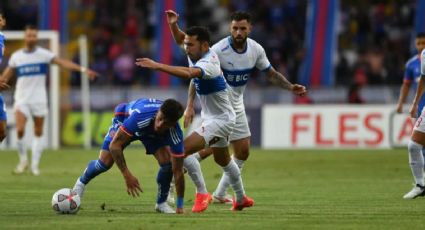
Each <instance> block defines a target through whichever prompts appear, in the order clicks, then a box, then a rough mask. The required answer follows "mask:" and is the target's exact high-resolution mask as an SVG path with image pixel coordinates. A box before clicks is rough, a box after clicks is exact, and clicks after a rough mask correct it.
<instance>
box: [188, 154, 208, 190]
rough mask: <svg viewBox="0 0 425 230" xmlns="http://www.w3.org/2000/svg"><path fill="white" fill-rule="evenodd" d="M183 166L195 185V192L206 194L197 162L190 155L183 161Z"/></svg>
mask: <svg viewBox="0 0 425 230" xmlns="http://www.w3.org/2000/svg"><path fill="white" fill-rule="evenodd" d="M183 166H184V167H185V168H186V170H187V174H189V176H190V178H191V179H192V181H193V183H194V184H195V187H196V192H198V193H204V194H205V193H207V192H208V190H207V187H206V185H205V181H204V176H203V175H202V171H201V165H200V164H199V161H198V160H197V159H196V158H195V157H194V156H193V155H190V156H188V157H186V158H185V159H184V162H183Z"/></svg>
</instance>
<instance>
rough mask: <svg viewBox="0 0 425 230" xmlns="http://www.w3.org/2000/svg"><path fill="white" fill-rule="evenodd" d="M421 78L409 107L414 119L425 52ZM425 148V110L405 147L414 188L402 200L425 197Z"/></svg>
mask: <svg viewBox="0 0 425 230" xmlns="http://www.w3.org/2000/svg"><path fill="white" fill-rule="evenodd" d="M420 62H421V78H420V80H419V83H418V89H417V90H416V94H415V98H414V99H413V103H412V105H411V107H410V110H409V112H410V116H411V117H413V118H416V117H417V116H418V115H417V114H418V107H419V106H418V105H419V103H420V100H421V98H422V95H423V93H424V89H425V50H422V53H421V60H420ZM424 146H425V110H422V113H421V114H420V116H419V118H418V119H417V120H416V124H415V126H414V128H413V133H412V136H411V137H410V140H409V143H408V145H407V148H408V151H409V164H410V169H411V170H412V174H413V177H414V179H415V186H414V187H413V188H412V190H410V191H409V192H408V193H406V194H405V195H404V196H403V198H404V199H414V198H416V197H418V196H424V195H425V184H424V169H423V166H424V156H423V155H422V149H423V147H424Z"/></svg>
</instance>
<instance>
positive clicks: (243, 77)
mask: <svg viewBox="0 0 425 230" xmlns="http://www.w3.org/2000/svg"><path fill="white" fill-rule="evenodd" d="M248 77H249V74H247V73H246V74H242V75H232V74H229V75H227V76H226V79H227V81H230V82H240V81H248Z"/></svg>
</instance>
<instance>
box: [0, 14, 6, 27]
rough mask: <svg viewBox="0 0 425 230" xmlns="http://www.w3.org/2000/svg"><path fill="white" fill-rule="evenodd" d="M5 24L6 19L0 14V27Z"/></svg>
mask: <svg viewBox="0 0 425 230" xmlns="http://www.w3.org/2000/svg"><path fill="white" fill-rule="evenodd" d="M5 26H6V19H5V18H4V17H3V15H1V14H0V29H3V27H5Z"/></svg>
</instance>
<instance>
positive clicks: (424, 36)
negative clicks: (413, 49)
mask: <svg viewBox="0 0 425 230" xmlns="http://www.w3.org/2000/svg"><path fill="white" fill-rule="evenodd" d="M416 38H425V32H419V33H418V34H416Z"/></svg>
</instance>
